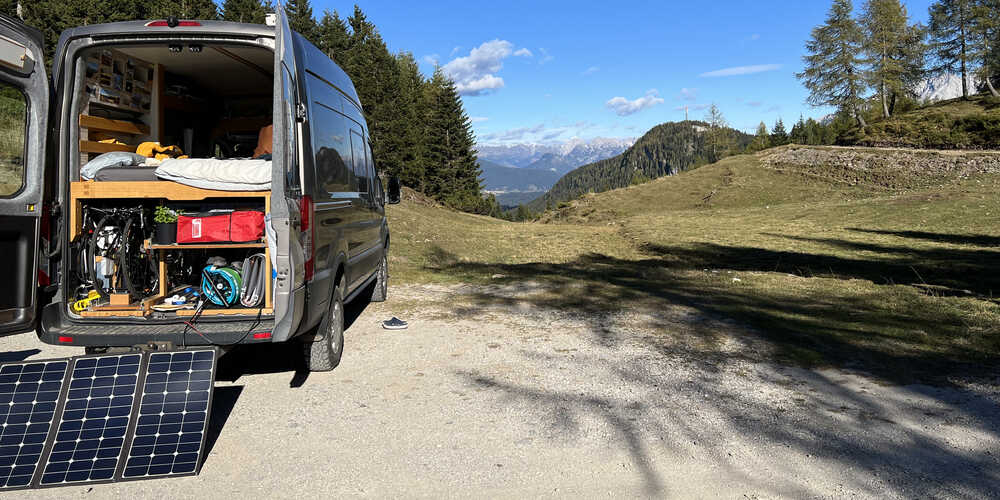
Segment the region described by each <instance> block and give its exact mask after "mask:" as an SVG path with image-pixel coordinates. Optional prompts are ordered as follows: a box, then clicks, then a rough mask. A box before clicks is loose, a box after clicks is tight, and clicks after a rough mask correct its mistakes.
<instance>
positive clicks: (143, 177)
mask: <svg viewBox="0 0 1000 500" xmlns="http://www.w3.org/2000/svg"><path fill="white" fill-rule="evenodd" d="M156 169H157V167H104V168H102V169H100V170H98V171H97V175H96V176H95V177H94V180H96V181H158V180H160V179H158V178H157V177H156Z"/></svg>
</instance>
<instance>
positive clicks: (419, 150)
mask: <svg viewBox="0 0 1000 500" xmlns="http://www.w3.org/2000/svg"><path fill="white" fill-rule="evenodd" d="M396 65H397V67H398V75H399V87H398V88H399V94H398V98H397V99H396V110H395V112H396V115H397V116H398V118H399V119H400V120H401V121H402V123H401V128H402V131H401V133H402V137H401V140H400V141H401V153H400V158H399V161H400V163H399V165H397V166H396V167H397V168H396V173H397V174H398V175H399V178H400V181H402V182H403V183H404V184H406V185H407V186H413V187H414V188H415V189H418V190H420V191H423V190H424V189H425V178H424V165H425V161H424V150H425V146H426V145H425V144H424V136H423V134H422V126H421V123H420V122H421V118H420V117H421V115H422V108H421V106H422V103H423V100H422V99H421V94H422V93H423V91H424V86H425V85H426V83H425V82H424V77H423V76H422V75H421V74H420V68H419V67H418V65H417V60H416V59H415V58H414V57H413V54H411V53H409V52H402V53H400V54H397V55H396Z"/></svg>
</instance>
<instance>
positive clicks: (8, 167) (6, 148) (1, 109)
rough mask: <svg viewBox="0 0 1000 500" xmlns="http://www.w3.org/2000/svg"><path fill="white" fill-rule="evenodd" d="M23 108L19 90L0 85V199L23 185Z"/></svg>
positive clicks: (24, 106) (25, 123)
mask: <svg viewBox="0 0 1000 500" xmlns="http://www.w3.org/2000/svg"><path fill="white" fill-rule="evenodd" d="M26 107H27V106H26V99H25V97H24V93H23V92H22V91H21V89H19V88H17V87H15V86H13V85H11V84H9V83H6V82H0V197H5V196H10V195H12V194H15V193H17V192H18V191H20V190H21V186H23V185H24V155H25V134H26V130H27V126H28V115H27V111H26Z"/></svg>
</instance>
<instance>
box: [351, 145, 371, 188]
mask: <svg viewBox="0 0 1000 500" xmlns="http://www.w3.org/2000/svg"><path fill="white" fill-rule="evenodd" d="M351 151H352V156H353V158H354V176H355V177H357V178H358V192H359V193H368V189H369V188H368V183H369V179H370V177H369V176H368V158H367V157H366V155H365V140H364V139H362V138H361V134H359V133H358V132H357V131H355V130H351Z"/></svg>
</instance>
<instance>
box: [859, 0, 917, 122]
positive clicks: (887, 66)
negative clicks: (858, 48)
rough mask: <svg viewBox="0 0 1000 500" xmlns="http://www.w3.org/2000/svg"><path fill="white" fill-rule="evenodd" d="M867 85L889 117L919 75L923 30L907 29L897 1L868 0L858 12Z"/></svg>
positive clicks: (905, 15) (905, 14)
mask: <svg viewBox="0 0 1000 500" xmlns="http://www.w3.org/2000/svg"><path fill="white" fill-rule="evenodd" d="M860 25H861V28H862V30H863V32H864V51H865V56H866V57H865V63H866V65H867V68H868V70H867V76H868V83H869V85H871V87H872V88H874V89H875V92H876V94H877V95H878V97H879V100H880V101H881V104H882V116H883V117H885V118H889V116H890V115H891V114H892V107H893V106H892V104H894V103H895V99H896V97H897V96H899V95H909V94H912V93H913V91H912V89H913V87H914V86H915V85H916V84H917V82H919V80H920V79H921V77H922V74H923V53H924V51H923V40H922V38H923V29H922V28H921V27H920V26H910V25H909V24H908V16H907V13H906V7H904V6H903V5H902V4H901V3H900V2H899V0H868V1H867V2H865V5H864V8H863V9H862V12H861V20H860Z"/></svg>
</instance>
